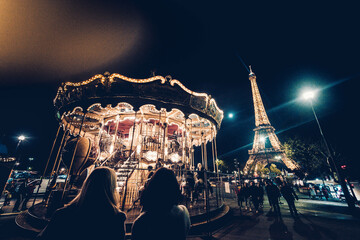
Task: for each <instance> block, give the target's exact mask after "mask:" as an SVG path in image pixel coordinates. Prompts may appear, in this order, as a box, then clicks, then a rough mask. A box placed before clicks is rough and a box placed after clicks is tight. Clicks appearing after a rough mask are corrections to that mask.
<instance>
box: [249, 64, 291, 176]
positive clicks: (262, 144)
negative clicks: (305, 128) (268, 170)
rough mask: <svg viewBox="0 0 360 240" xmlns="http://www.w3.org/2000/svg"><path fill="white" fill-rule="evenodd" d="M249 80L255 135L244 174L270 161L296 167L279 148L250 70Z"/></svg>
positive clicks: (257, 169)
mask: <svg viewBox="0 0 360 240" xmlns="http://www.w3.org/2000/svg"><path fill="white" fill-rule="evenodd" d="M249 80H250V82H251V90H252V95H253V102H254V111H255V126H256V127H255V129H254V132H255V137H254V143H253V148H252V149H251V150H249V159H248V161H247V162H246V165H245V167H244V170H243V172H244V174H245V175H254V173H256V172H258V171H259V170H261V169H262V168H264V167H265V166H266V165H268V164H270V163H271V162H283V163H284V164H285V165H286V167H288V168H289V169H291V170H294V169H297V168H298V165H297V164H296V163H295V162H294V161H293V160H291V159H289V158H288V157H286V154H285V152H284V151H283V150H282V149H281V143H280V141H279V139H278V137H277V136H276V134H275V128H274V127H273V126H271V124H270V121H269V118H268V116H267V114H266V111H265V107H264V104H263V102H262V99H261V96H260V92H259V88H258V86H257V83H256V76H255V74H254V73H253V71H252V70H251V66H250V74H249Z"/></svg>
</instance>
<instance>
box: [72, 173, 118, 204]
mask: <svg viewBox="0 0 360 240" xmlns="http://www.w3.org/2000/svg"><path fill="white" fill-rule="evenodd" d="M119 202H120V200H119V193H118V192H117V190H116V174H115V171H114V170H113V169H111V168H108V167H98V168H96V169H94V171H92V172H91V174H90V175H89V176H88V177H87V178H86V180H85V182H84V184H83V186H82V189H81V191H80V193H79V194H78V195H77V196H76V197H75V198H74V199H73V200H72V201H71V202H70V203H69V204H68V206H76V207H77V208H78V209H79V210H92V211H93V210H94V209H98V210H99V211H102V210H105V209H107V210H113V211H119V209H118V206H119ZM95 206H97V207H95ZM99 208H100V209H99Z"/></svg>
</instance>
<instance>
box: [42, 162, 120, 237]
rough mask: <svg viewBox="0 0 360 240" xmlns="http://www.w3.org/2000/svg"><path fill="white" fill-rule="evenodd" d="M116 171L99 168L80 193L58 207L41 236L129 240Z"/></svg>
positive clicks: (87, 179) (88, 178) (90, 176)
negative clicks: (61, 206)
mask: <svg viewBox="0 0 360 240" xmlns="http://www.w3.org/2000/svg"><path fill="white" fill-rule="evenodd" d="M119 202H120V201H119V193H118V192H117V190H116V174H115V171H114V170H112V169H110V168H108V167H99V168H96V169H95V170H94V171H93V172H92V173H91V174H90V175H89V176H88V177H87V178H86V180H85V182H84V184H83V186H82V189H81V191H80V192H79V194H78V195H77V196H76V197H75V198H74V199H73V200H72V201H71V202H70V203H69V204H67V205H66V206H65V207H63V208H60V209H58V210H57V211H56V212H55V213H54V214H53V216H52V218H51V220H50V222H49V224H48V225H47V226H46V227H45V228H44V229H43V231H42V232H41V233H40V234H39V235H38V237H37V239H44V240H45V239H46V240H48V239H49V240H50V239H51V240H60V239H74V240H75V239H77V240H78V239H87V240H88V239H113V238H116V239H125V225H124V222H125V219H126V215H125V214H124V213H123V212H121V211H120V210H119V208H118V206H119Z"/></svg>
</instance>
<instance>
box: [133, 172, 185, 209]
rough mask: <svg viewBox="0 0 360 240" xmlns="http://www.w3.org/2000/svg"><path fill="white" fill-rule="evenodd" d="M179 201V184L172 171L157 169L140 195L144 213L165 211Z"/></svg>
mask: <svg viewBox="0 0 360 240" xmlns="http://www.w3.org/2000/svg"><path fill="white" fill-rule="evenodd" d="M180 200H181V192H180V187H179V183H178V182H177V180H176V177H175V174H174V172H173V171H172V170H170V169H167V168H159V169H158V170H157V171H156V172H155V174H154V175H153V176H152V178H151V180H150V182H149V184H148V185H147V187H146V188H145V190H144V192H143V193H142V195H141V200H140V202H141V205H142V206H143V210H145V211H167V210H169V209H171V208H172V206H174V205H177V204H178V203H179V202H180Z"/></svg>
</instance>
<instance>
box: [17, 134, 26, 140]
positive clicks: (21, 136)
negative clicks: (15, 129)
mask: <svg viewBox="0 0 360 240" xmlns="http://www.w3.org/2000/svg"><path fill="white" fill-rule="evenodd" d="M25 139H26V137H25V136H24V135H20V136H18V140H19V141H24V140H25Z"/></svg>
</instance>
